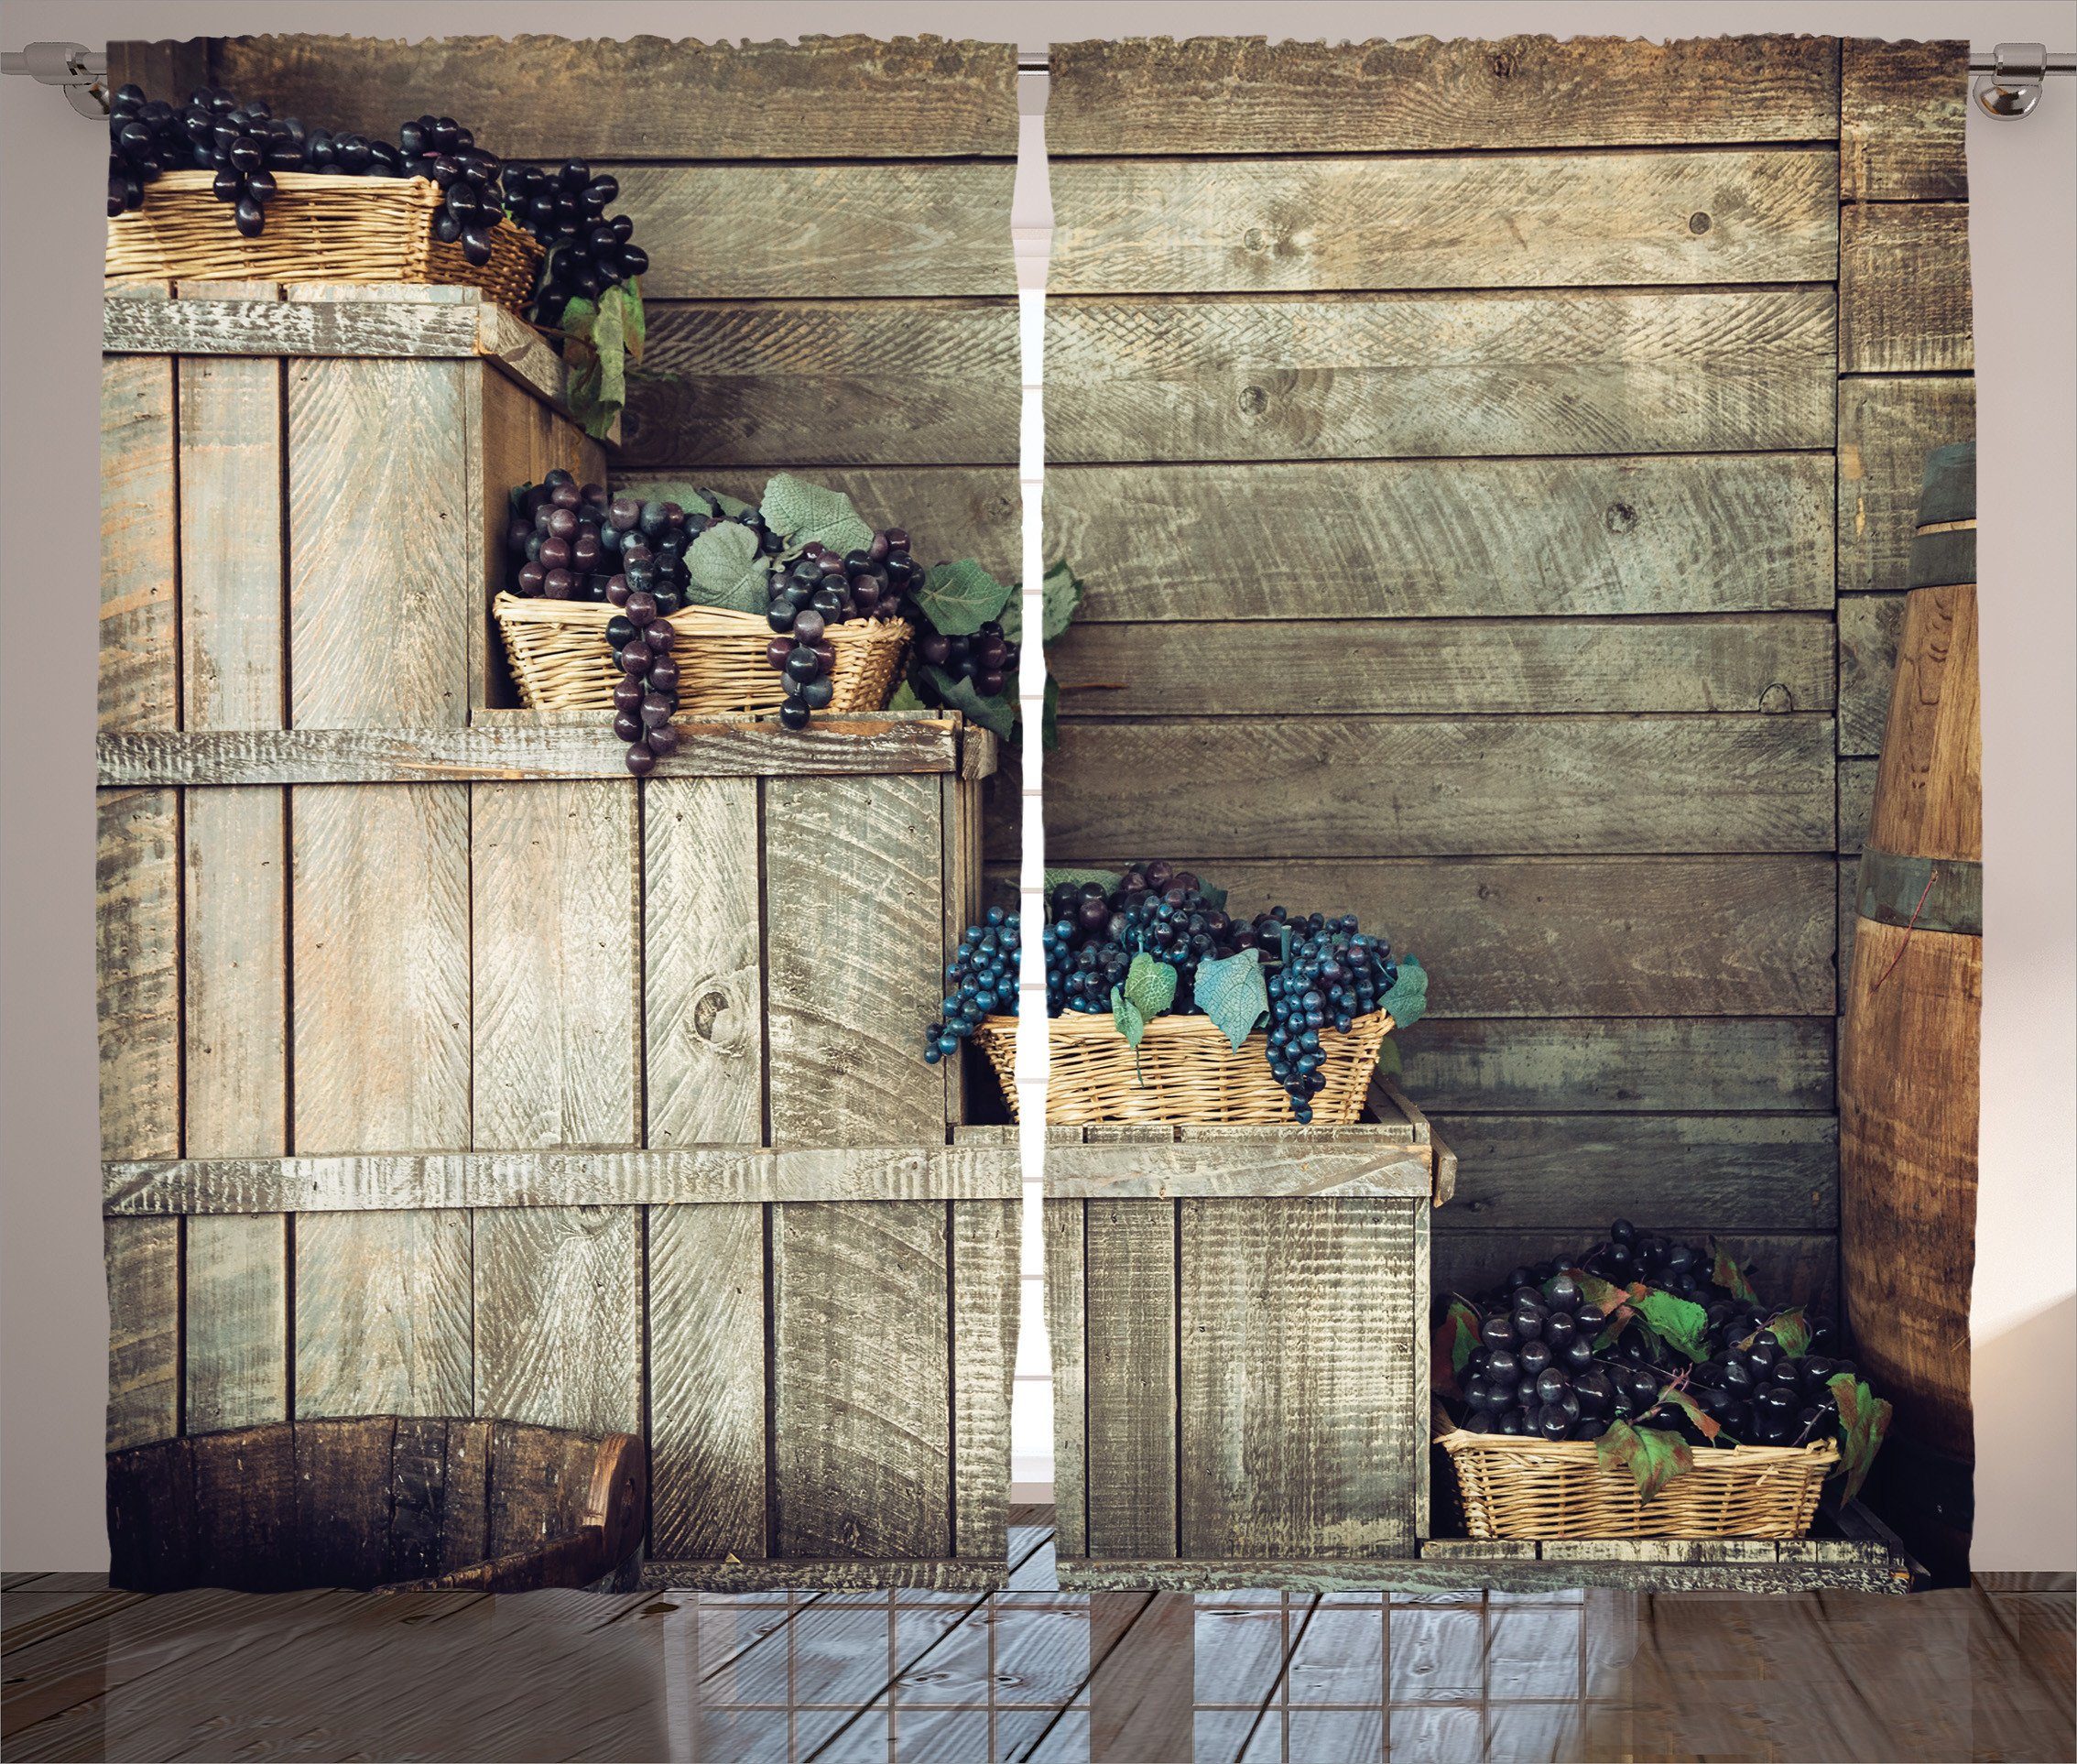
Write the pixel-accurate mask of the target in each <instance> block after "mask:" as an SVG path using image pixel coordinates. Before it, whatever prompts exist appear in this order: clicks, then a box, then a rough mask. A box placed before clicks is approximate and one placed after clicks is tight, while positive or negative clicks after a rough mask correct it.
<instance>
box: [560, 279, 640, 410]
mask: <svg viewBox="0 0 2077 1764" xmlns="http://www.w3.org/2000/svg"><path fill="white" fill-rule="evenodd" d="M616 292H617V290H616V289H608V290H607V296H605V297H602V298H601V299H598V300H596V301H593V300H587V299H584V298H583V296H582V295H573V296H572V297H571V299H568V300H566V301H565V302H564V303H563V308H562V326H561V329H562V363H563V368H564V381H565V384H564V387H563V396H564V397H565V399H566V400H567V401H568V403H569V406H570V408H571V414H572V415H574V416H575V417H576V418H577V419H578V420H579V421H580V422H582V424H583V426H584V432H585V433H586V434H588V435H590V436H591V437H592V438H593V440H603V439H604V437H605V436H606V435H608V434H610V433H611V432H612V430H613V425H614V419H615V418H617V417H618V416H619V415H620V412H621V408H622V407H623V406H624V405H625V404H626V402H627V329H626V321H625V306H624V304H623V303H622V302H621V301H620V300H618V299H612V298H610V296H611V295H613V294H614V293H616Z"/></svg>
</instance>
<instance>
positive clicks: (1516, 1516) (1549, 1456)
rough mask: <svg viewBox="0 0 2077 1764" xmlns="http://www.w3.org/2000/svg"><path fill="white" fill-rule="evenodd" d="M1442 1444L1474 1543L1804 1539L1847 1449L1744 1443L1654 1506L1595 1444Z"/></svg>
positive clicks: (1512, 1440) (1482, 1440) (1686, 1475)
mask: <svg viewBox="0 0 2077 1764" xmlns="http://www.w3.org/2000/svg"><path fill="white" fill-rule="evenodd" d="M1439 1443H1440V1444H1441V1447H1442V1449H1443V1450H1444V1451H1445V1452H1447V1453H1448V1454H1450V1462H1451V1464H1452V1465H1454V1466H1455V1467H1456V1472H1457V1487H1458V1490H1459V1492H1460V1493H1462V1495H1463V1503H1464V1524H1465V1527H1466V1529H1467V1530H1469V1531H1470V1533H1471V1535H1472V1536H1473V1537H1474V1538H1477V1539H1481V1540H1486V1539H1492V1538H1512V1539H1518V1540H1532V1539H1533V1540H1539V1541H1550V1540H1551V1539H1558V1538H1565V1539H1571V1538H1800V1537H1801V1536H1802V1535H1803V1534H1804V1533H1805V1532H1806V1531H1808V1530H1810V1529H1811V1516H1812V1515H1813V1514H1815V1513H1816V1511H1817V1504H1818V1496H1819V1494H1820V1493H1821V1490H1822V1489H1823V1487H1824V1479H1825V1477H1826V1476H1828V1475H1831V1473H1832V1470H1833V1469H1834V1468H1835V1467H1836V1466H1837V1465H1838V1463H1839V1447H1838V1446H1837V1445H1836V1444H1834V1443H1832V1441H1830V1440H1826V1441H1823V1442H1821V1443H1818V1444H1814V1445H1739V1446H1734V1447H1733V1448H1731V1449H1730V1450H1729V1451H1724V1452H1720V1451H1716V1450H1714V1449H1713V1448H1712V1449H1709V1450H1704V1451H1698V1452H1697V1453H1696V1454H1695V1467H1694V1468H1693V1469H1692V1470H1689V1471H1685V1472H1683V1473H1682V1474H1681V1475H1678V1476H1675V1477H1674V1478H1673V1480H1672V1481H1671V1482H1669V1483H1668V1484H1667V1485H1666V1486H1665V1487H1664V1488H1662V1489H1661V1490H1659V1492H1658V1496H1657V1497H1655V1498H1654V1499H1652V1500H1650V1501H1648V1502H1647V1501H1646V1500H1645V1499H1644V1498H1643V1497H1641V1496H1640V1495H1639V1494H1638V1493H1637V1483H1636V1482H1635V1481H1634V1480H1633V1479H1632V1477H1631V1475H1630V1473H1629V1471H1628V1470H1626V1469H1622V1468H1617V1469H1614V1470H1608V1469H1604V1468H1603V1467H1602V1465H1601V1460H1600V1458H1599V1456H1598V1455H1597V1454H1596V1452H1595V1448H1594V1446H1593V1443H1592V1442H1591V1441H1585V1440H1562V1441H1560V1442H1559V1443H1556V1444H1552V1443H1550V1442H1549V1441H1546V1440H1530V1439H1518V1438H1516V1437H1514V1436H1513V1435H1511V1434H1505V1433H1469V1432H1464V1431H1463V1429H1462V1428H1458V1429H1455V1430H1453V1431H1452V1432H1447V1433H1445V1434H1443V1435H1442V1437H1441V1441H1440V1442H1439Z"/></svg>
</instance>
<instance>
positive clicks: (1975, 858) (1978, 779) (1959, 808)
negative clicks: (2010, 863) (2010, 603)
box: [1867, 586, 1984, 863]
mask: <svg viewBox="0 0 2077 1764" xmlns="http://www.w3.org/2000/svg"><path fill="white" fill-rule="evenodd" d="M1904 600H1905V605H1904V615H1903V619H1902V621H1901V624H1900V626H1899V629H1898V635H1897V683H1896V687H1895V690H1894V691H1892V692H1891V693H1890V695H1889V705H1888V711H1889V716H1888V724H1887V729H1886V731H1885V734H1884V736H1883V759H1882V770H1881V774H1880V776H1879V778H1878V779H1877V781H1876V796H1875V806H1874V808H1873V810H1872V811H1870V815H1869V822H1868V837H1867V843H1868V844H1870V845H1872V846H1874V847H1876V848H1877V849H1878V850H1881V851H1886V852H1898V853H1902V854H1908V855H1912V856H1917V857H1935V858H1959V859H1961V860H1963V862H1966V863H1977V862H1980V861H1981V860H1982V858H1983V855H1984V808H1983V802H1984V781H1983V770H1984V761H1983V717H1982V695H1983V689H1982V685H1981V682H1980V681H1979V679H1978V676H1977V668H1976V591H1975V589H1974V587H1973V586H1970V587H1952V588H1918V589H1914V590H1912V591H1911V593H1908V594H1907V595H1906V596H1905V597H1904Z"/></svg>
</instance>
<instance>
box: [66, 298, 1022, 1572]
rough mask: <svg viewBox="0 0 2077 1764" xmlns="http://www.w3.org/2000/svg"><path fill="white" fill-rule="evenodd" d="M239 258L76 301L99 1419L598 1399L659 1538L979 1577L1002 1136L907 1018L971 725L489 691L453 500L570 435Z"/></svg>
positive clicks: (968, 775) (975, 859)
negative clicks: (206, 277)
mask: <svg viewBox="0 0 2077 1764" xmlns="http://www.w3.org/2000/svg"><path fill="white" fill-rule="evenodd" d="M290 292H291V295H292V296H293V297H294V298H292V299H288V300H262V299H259V298H258V297H257V296H256V295H255V296H254V297H253V298H245V297H244V296H243V295H241V296H240V297H238V298H229V297H225V298H215V296H216V295H221V294H223V290H222V289H217V290H213V292H212V298H210V299H190V298H186V297H187V296H189V295H192V294H193V293H194V290H192V289H189V290H182V297H180V298H175V297H173V295H172V292H171V290H168V289H157V290H149V291H146V290H125V291H124V292H122V293H121V294H120V295H118V296H115V297H112V298H111V299H110V300H109V302H108V314H109V317H108V329H107V338H108V354H107V360H106V365H105V369H104V376H103V601H102V677H101V679H102V735H101V740H100V754H99V782H100V785H101V789H100V792H99V798H100V808H101V848H100V866H99V899H100V935H101V946H100V959H101V1000H100V1002H101V1025H102V1081H103V1083H102V1099H103V1106H102V1120H103V1159H104V1164H103V1179H104V1185H103V1196H104V1198H103V1212H104V1214H105V1225H106V1239H107V1257H108V1270H109V1281H110V1304H111V1323H112V1340H111V1358H110V1378H111V1390H110V1429H109V1443H110V1445H111V1447H112V1448H114V1447H118V1446H127V1445H133V1444H137V1443H143V1442H146V1441H149V1440H154V1439H161V1438H169V1437H174V1436H179V1435H182V1434H191V1433H201V1432H210V1431H215V1430H222V1429H226V1428H242V1427H252V1426H258V1425H263V1424H266V1423H267V1422H270V1421H282V1420H290V1419H294V1420H303V1419H308V1418H310V1417H316V1416H339V1415H356V1414H371V1413H389V1414H401V1415H428V1416H430V1415H474V1416H484V1417H495V1418H498V1419H506V1420H513V1421H531V1422H537V1423H539V1424H542V1425H547V1426H554V1427H564V1428H571V1429H574V1430H577V1431H580V1432H614V1431H619V1432H636V1433H639V1434H642V1435H643V1436H644V1437H645V1438H646V1439H647V1441H648V1442H649V1446H650V1452H651V1486H652V1488H653V1491H654V1497H653V1502H652V1531H651V1553H652V1554H653V1555H656V1556H658V1557H661V1558H664V1559H667V1560H670V1561H684V1562H688V1563H692V1564H694V1565H692V1566H691V1567H688V1568H686V1569H685V1570H683V1571H682V1572H683V1573H685V1574H686V1575H687V1576H693V1575H697V1574H700V1573H711V1574H712V1575H713V1576H715V1578H714V1579H713V1580H712V1581H710V1582H709V1584H751V1583H754V1582H755V1581H756V1580H757V1579H758V1578H759V1577H760V1576H764V1577H767V1578H769V1579H774V1580H777V1579H784V1580H786V1581H788V1582H790V1583H791V1584H806V1583H808V1582H810V1581H812V1580H813V1579H814V1578H815V1577H816V1576H817V1575H818V1574H821V1575H824V1576H825V1577H826V1578H827V1579H828V1580H829V1581H831V1582H842V1581H843V1580H844V1579H846V1578H855V1577H857V1576H859V1575H860V1574H861V1573H862V1572H869V1573H870V1574H871V1575H872V1577H875V1578H878V1579H885V1578H886V1577H888V1576H894V1577H897V1578H898V1577H902V1576H907V1577H908V1578H911V1579H916V1580H930V1579H938V1580H944V1581H959V1580H966V1581H973V1580H984V1579H986V1578H987V1577H988V1576H989V1575H991V1574H994V1575H999V1574H1000V1573H1001V1572H1002V1568H1003V1563H1004V1560H1005V1543H1006V1508H1007V1498H1008V1480H1009V1451H1008V1425H1009V1423H1008V1415H1009V1377H1010V1356H1011V1354H1012V1351H1013V1342H1014V1333H1015V1311H1016V1290H1017V1288H1016V1280H1017V1269H1016V1254H1015V1249H1016V1236H1017V1233H1016V1221H1015V1209H1016V1204H1017V1201H1016V1196H1017V1176H1016V1168H1015V1155H1014V1152H1005V1151H1003V1150H1001V1149H984V1148H959V1149H955V1148H954V1147H952V1145H951V1144H950V1143H949V1138H950V1131H949V1130H950V1124H951V1123H952V1122H954V1121H956V1120H958V1119H960V1118H961V1117H962V1112H963V1099H962V1095H961V1094H960V1091H959V1088H958V1077H957V1073H956V1072H952V1073H948V1072H947V1070H946V1068H945V1067H944V1066H927V1065H925V1064H924V1063H923V1062H922V1060H921V1058H920V1054H919V1050H920V1041H921V1026H922V1024H923V1023H924V1022H926V1021H927V1020H928V1019H929V1018H930V1016H931V1015H932V1011H933V1007H934V1006H935V1003H936V1001H937V999H938V997H939V996H940V994H941V969H942V965H943V964H944V962H945V960H946V958H947V950H948V945H949V943H950V942H952V940H954V939H956V937H957V936H958V934H959V931H960V930H961V929H962V926H963V925H964V923H965V922H966V921H967V919H968V917H969V915H970V913H971V911H972V909H973V905H974V902H975V898H976V896H977V891H978V879H979V875H980V864H979V839H980V831H979V815H980V808H979V793H980V789H981V780H982V779H984V778H985V777H986V776H987V775H988V774H989V772H991V771H992V770H993V769H994V766H995V744H994V742H993V740H992V738H991V737H989V736H988V735H986V734H985V732H975V731H971V730H968V729H966V728H965V727H963V726H962V724H961V723H960V722H959V720H958V719H957V718H930V717H912V718H906V719H904V718H898V717H880V718H873V719H865V720H843V719H823V720H820V721H819V722H818V724H817V725H816V727H815V728H814V729H813V730H811V731H810V732H808V733H807V734H806V735H788V734H786V733H785V732H783V731H781V730H780V729H778V726H777V725H776V724H770V723H765V724H758V723H756V722H753V721H750V720H747V719H742V718H720V719H715V720H712V721H709V722H699V723H687V724H681V725H680V726H681V729H682V731H683V734H684V736H685V740H684V745H683V746H682V748H681V749H680V752H679V753H678V754H677V755H675V756H674V757H672V758H670V759H669V760H667V761H664V762H662V763H661V764H660V765H659V766H658V769H657V772H656V773H655V775H654V776H653V777H651V778H650V779H647V780H645V781H643V782H641V783H637V782H636V780H635V779H631V778H629V777H628V776H627V774H626V771H625V767H624V765H623V761H622V749H621V744H619V743H618V742H617V741H615V740H614V736H613V734H612V731H611V729H610V728H609V727H606V726H604V719H602V718H598V717H595V716H579V717H562V718H557V717H537V716H532V715H529V714H527V713H522V712H517V711H512V710H507V709H503V708H501V707H500V706H499V705H498V704H497V703H496V702H495V691H494V686H495V680H494V670H493V662H494V659H495V658H494V656H493V653H492V651H491V650H490V648H488V645H487V642H485V641H484V635H485V631H486V626H485V625H484V615H485V613H486V611H487V603H488V593H489V590H490V588H491V586H492V585H493V583H494V580H495V572H496V571H497V569H498V567H499V563H500V560H499V559H498V557H497V555H496V554H497V551H498V539H499V535H500V532H501V529H502V526H503V523H504V519H505V493H506V487H507V486H508V485H511V484H515V483H518V482H521V481H523V480H525V479H527V478H529V477H535V478H538V476H539V475H540V474H541V473H542V472H544V471H545V470H547V469H548V467H549V466H550V465H553V464H558V463H561V464H565V465H568V466H569V467H571V469H572V470H579V471H583V472H586V473H590V474H596V473H597V472H598V471H600V470H601V469H602V467H603V462H602V461H601V460H600V458H599V454H598V450H597V448H596V447H595V446H594V445H593V443H591V442H589V441H586V440H585V439H584V438H583V437H582V435H581V434H580V433H579V432H578V431H577V430H576V429H575V428H574V426H573V425H571V423H570V422H569V421H568V419H567V418H566V417H565V416H564V415H563V414H562V413H561V411H560V409H559V408H558V407H557V405H556V404H555V402H554V400H553V397H552V392H553V387H552V386H551V385H549V384H544V383H541V382H539V381H537V380H536V379H535V378H533V377H530V376H529V375H528V373H527V371H526V370H527V365H528V364H529V363H531V362H533V361H534V357H533V356H532V355H531V354H530V353H529V351H530V347H531V345H530V344H529V343H514V348H515V350H516V351H517V364H515V363H514V362H511V361H507V360H506V358H505V356H503V355H497V356H493V355H488V354H484V353H482V351H483V350H484V348H485V347H486V346H489V345H486V339H488V340H489V344H490V345H495V346H497V347H500V348H502V347H503V346H504V345H503V344H502V343H498V342H497V340H498V339H500V338H502V337H504V336H505V335H506V332H505V329H504V321H503V319H502V315H497V314H495V311H494V310H488V309H481V308H471V307H469V306H468V305H467V303H465V302H442V301H440V300H425V299H419V298H418V297H419V296H421V295H423V294H425V293H426V292H427V290H423V289H414V290H411V294H412V296H413V298H412V299H408V300H384V299H368V298H366V291H365V290H359V289H355V290H308V289H295V290H290ZM334 295H337V296H338V298H332V297H333V296H334ZM275 315H279V316H275ZM225 352H228V353H225ZM397 509H401V510H405V511H408V512H410V513H411V514H414V515H415V518H410V519H403V520H399V519H397V518H394V517H391V516H390V514H389V511H391V510H397ZM731 1555H733V1556H734V1557H737V1558H739V1559H740V1562H741V1565H734V1564H729V1563H727V1562H726V1559H727V1558H728V1557H729V1556H731ZM775 1558H784V1559H785V1561H786V1563H787V1566H786V1567H785V1569H784V1570H783V1571H781V1570H779V1569H778V1568H777V1567H776V1566H775V1565H772V1563H773V1559H775ZM862 1561H870V1562H871V1563H872V1564H873V1566H872V1568H871V1569H870V1570H869V1571H862V1570H861V1568H860V1563H861V1562H862ZM822 1563H826V1564H828V1565H827V1566H826V1567H819V1566H818V1564H822ZM652 1572H653V1573H654V1572H657V1571H655V1570H652ZM672 1572H674V1573H675V1572H678V1571H672Z"/></svg>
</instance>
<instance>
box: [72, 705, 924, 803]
mask: <svg viewBox="0 0 2077 1764" xmlns="http://www.w3.org/2000/svg"><path fill="white" fill-rule="evenodd" d="M526 714H527V713H520V712H515V713H509V719H508V720H507V719H506V718H504V717H501V716H500V715H499V713H489V716H488V718H487V719H486V720H485V721H484V722H480V723H478V724H476V725H475V726H473V728H450V727H440V726H423V725H420V726H416V727H414V726H410V725H408V724H406V725H404V726H400V727H389V728H378V727H370V728H360V727H342V728H299V729H287V730H236V729H231V730H222V731H201V732H197V733H194V734H190V735H158V734H145V735H127V734H124V735H103V736H102V737H100V741H99V745H98V748H97V752H98V755H99V760H100V768H101V769H100V778H99V781H100V783H101V784H103V786H116V785H137V784H145V783H151V784H396V783H412V782H423V781H426V780H430V779H455V780H462V781H466V780H470V779H478V780H483V779H604V778H612V777H615V776H618V777H620V778H623V779H625V777H626V776H627V766H626V751H627V750H626V746H625V743H624V742H621V741H619V740H618V739H616V738H615V737H614V734H613V731H612V729H611V728H610V727H604V728H602V727H601V726H600V725H599V724H598V722H597V719H596V717H595V716H594V717H592V718H591V719H589V720H588V721H587V722H586V723H584V724H575V723H547V722H542V723H532V722H526V721H521V720H520V719H521V718H522V717H524V716H525V715H526ZM675 726H676V727H677V728H678V730H679V732H680V747H679V750H678V752H677V753H675V754H673V755H672V756H671V757H669V759H664V760H659V761H658V762H657V768H658V776H660V777H665V778H670V777H679V776H683V777H731V778H742V777H757V776H768V775H783V776H785V777H788V778H821V777H845V776H855V775H860V774H863V775H866V776H871V777H878V776H881V775H884V774H888V773H911V772H946V771H956V770H958V769H959V766H960V763H961V761H960V741H959V737H958V733H957V730H956V728H955V725H953V724H950V723H946V722H942V721H937V720H921V721H916V722H887V723H876V722H870V721H865V722H856V723H854V722H852V721H850V720H847V719H823V718H818V719H816V721H815V723H814V724H811V725H810V727H809V728H808V729H806V730H803V731H801V732H800V733H799V734H794V733H791V732H789V731H787V730H784V729H782V728H780V726H779V725H778V724H777V723H765V724H757V723H752V722H743V723H712V724H710V723H705V722H697V723H695V722H690V721H685V722H680V723H678V724H676V725H675Z"/></svg>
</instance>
